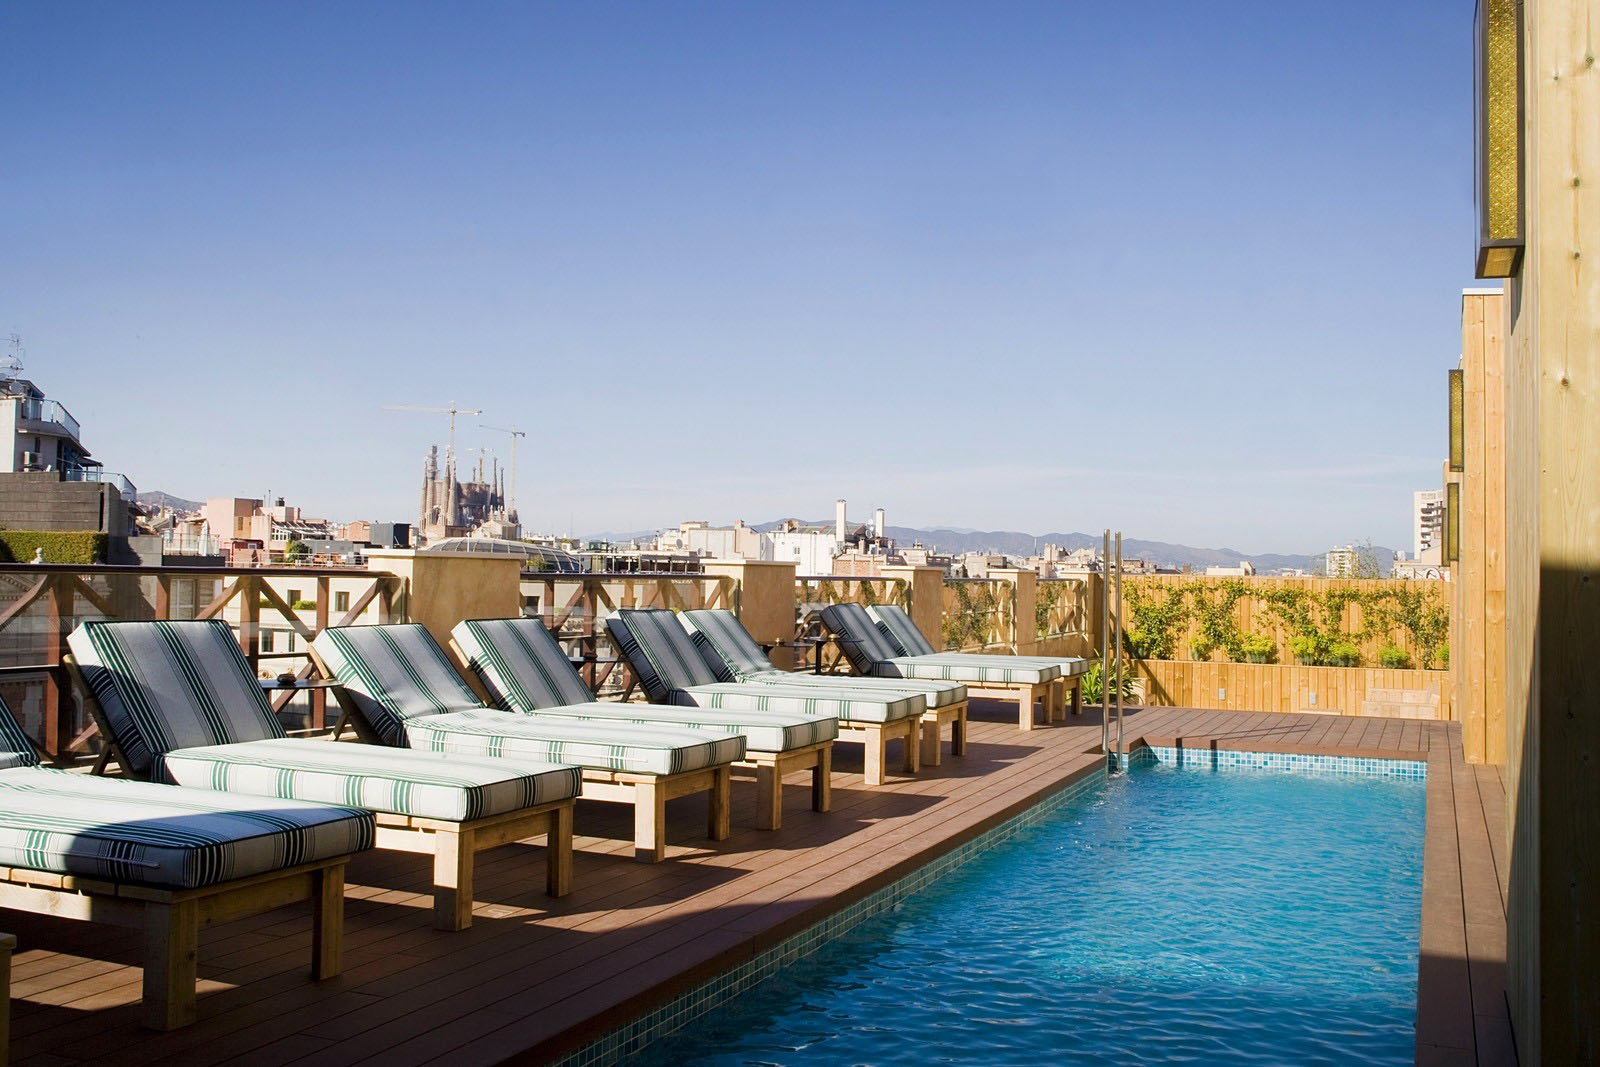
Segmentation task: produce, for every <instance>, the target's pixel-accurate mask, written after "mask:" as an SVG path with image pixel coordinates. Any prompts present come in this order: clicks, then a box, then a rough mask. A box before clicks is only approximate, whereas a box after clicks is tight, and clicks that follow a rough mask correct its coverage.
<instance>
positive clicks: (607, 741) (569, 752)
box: [406, 704, 745, 774]
mask: <svg viewBox="0 0 1600 1067" xmlns="http://www.w3.org/2000/svg"><path fill="white" fill-rule="evenodd" d="M602 706H609V707H615V708H619V709H622V708H625V707H628V705H622V704H614V705H602ZM406 733H407V736H408V737H409V739H410V742H411V745H412V747H413V748H419V749H426V750H428V751H431V752H448V753H452V754H466V755H472V756H492V757H498V756H513V757H516V758H518V759H523V758H529V759H538V760H549V761H551V762H555V763H571V764H575V765H577V766H578V767H587V768H591V769H594V770H606V771H633V772H634V773H637V774H676V773H677V772H679V771H697V770H700V769H701V768H703V767H716V766H719V765H721V764H724V763H732V762H733V761H734V760H737V759H743V758H744V753H745V740H744V738H743V737H742V736H740V735H738V734H734V733H728V732H726V731H723V732H716V733H708V732H706V731H703V730H696V729H689V728H687V727H683V726H667V725H661V724H658V723H645V724H642V725H641V724H636V723H625V722H616V721H609V722H596V721H589V722H584V721H578V720H574V719H558V718H550V717H547V716H545V715H543V714H536V715H522V714H517V713H514V712H509V711H497V710H495V709H492V708H481V709H479V710H477V711H458V712H452V713H451V714H449V715H434V716H430V717H428V718H425V719H413V720H411V721H410V722H408V723H407V724H406Z"/></svg>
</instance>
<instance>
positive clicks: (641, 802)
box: [633, 782, 667, 863]
mask: <svg viewBox="0 0 1600 1067" xmlns="http://www.w3.org/2000/svg"><path fill="white" fill-rule="evenodd" d="M633 858H634V859H636V860H644V861H645V862H646V863H660V862H661V861H662V860H664V859H666V858H667V794H666V793H665V792H664V791H663V790H661V789H660V788H658V787H657V785H656V783H655V782H637V783H635V784H634V787H633Z"/></svg>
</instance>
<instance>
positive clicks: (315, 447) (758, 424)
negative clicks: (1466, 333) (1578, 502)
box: [0, 3, 1471, 552]
mask: <svg viewBox="0 0 1600 1067" xmlns="http://www.w3.org/2000/svg"><path fill="white" fill-rule="evenodd" d="M1159 6H1161V7H1162V14H1161V16H1160V18H1158V19H1154V20H1152V22H1153V24H1154V25H1155V26H1156V27H1158V28H1157V29H1155V30H1153V31H1152V30H1149V28H1148V27H1144V26H1142V25H1141V26H1135V25H1133V24H1132V23H1131V22H1130V21H1129V20H1125V19H1121V18H1120V16H1118V15H1115V14H1112V13H1107V12H1103V11H1093V10H1076V9H1067V8H1062V7H1058V6H1053V5H1037V6H1035V5H1018V6H1015V7H1012V8H1008V9H1007V10H1006V11H1005V12H1004V13H1003V14H1000V15H997V16H994V17H992V18H989V19H986V20H984V21H983V22H982V23H981V24H975V23H974V22H973V20H972V19H970V17H966V16H965V15H964V14H963V13H962V12H961V11H960V9H958V8H955V7H941V6H929V7H927V8H925V9H922V11H921V12H920V13H919V18H918V19H917V20H915V21H914V22H912V21H908V20H904V19H901V18H898V17H894V16H893V14H892V13H889V12H885V11H882V10H873V9H855V8H851V9H846V8H821V9H817V10H814V11H809V12H808V13H807V17H806V18H805V19H798V18H789V17H787V16H785V15H783V14H782V13H775V12H771V11H760V12H757V11H751V10H748V9H740V8H736V7H719V8H707V9H702V10H697V11H695V12H681V11H675V12H671V13H666V12H662V11H654V10H651V9H641V8H594V9H585V10H583V11H573V10H562V9H553V8H552V9H502V8H484V9H480V11H479V12H478V14H477V15H476V16H475V17H472V18H464V19H452V18H449V17H447V16H443V15H441V14H439V13H438V12H431V11H429V10H427V9H423V8H411V7H395V8H383V9H378V8H373V7H365V8H364V7H347V8H341V9H339V10H337V11H333V12H329V13H328V14H327V15H326V16H325V17H324V18H322V19H320V20H319V32H318V33H317V34H316V35H311V36H309V37H308V36H307V35H305V34H304V33H303V26H302V25H301V21H300V20H299V19H297V18H294V17H292V16H290V15H288V14H285V13H281V12H277V11H274V10H273V9H255V10H251V11H244V12H241V11H232V10H230V11H228V12H226V13H219V12H217V11H215V10H212V9H208V8H207V7H206V6H204V5H167V6H162V7H159V8H155V9H150V10H146V11H138V12H134V11H119V10H117V9H108V10H104V11H99V12H97V14H96V17H95V18H93V19H89V18H86V17H82V16H81V14H77V13H76V11H75V9H72V8H69V7H56V6H50V7H39V8H36V9H32V10H20V9H13V10H11V11H9V12H8V13H6V14H5V15H4V16H0V18H3V20H4V21H3V24H4V25H5V27H6V29H7V33H8V37H9V38H10V39H11V40H13V41H15V42H17V45H18V47H17V49H16V66H15V68H14V71H13V74H14V80H13V83H12V88H11V89H10V90H8V91H10V92H15V91H16V89H17V86H20V85H26V86H27V87H28V88H29V90H30V92H29V99H28V106H27V107H24V108H13V109H11V115H10V117H9V118H8V128H9V132H11V134H12V138H11V142H12V144H13V145H14V153H15V158H17V159H18V160H21V161H25V162H26V165H25V166H19V167H15V168H11V169H9V170H8V173H7V174H6V175H4V176H3V177H0V187H3V189H4V191H5V194H6V197H7V201H8V203H10V204H12V205H13V211H12V212H10V213H8V216H9V217H8V221H7V233H8V249H9V250H10V253H11V254H10V255H9V256H8V257H7V260H6V262H5V263H4V264H0V293H3V294H4V298H3V300H0V327H4V328H5V329H16V330H17V331H18V332H20V333H22V334H23V336H24V337H25V339H26V340H27V342H28V346H29V365H28V368H27V373H28V375H29V376H30V377H32V378H34V379H35V380H37V381H38V382H39V383H40V384H41V385H42V386H43V387H44V388H45V390H46V391H47V392H49V393H50V394H51V395H53V396H56V397H59V398H61V399H62V400H63V402H65V403H66V404H67V405H68V406H69V407H70V408H72V409H73V410H74V411H75V412H76V413H77V414H78V415H79V416H80V418H82V419H83V421H84V422H85V424H86V426H87V427H88V431H87V433H88V443H89V445H90V447H92V448H93V449H94V450H95V452H96V454H97V455H100V456H105V457H107V458H108V459H109V460H110V461H111V462H113V463H114V464H115V465H117V466H120V467H125V468H126V469H127V472H128V473H129V474H130V475H132V476H133V477H134V479H135V481H137V482H138V483H139V484H140V485H141V486H145V487H148V488H152V489H162V490H164V491H167V492H171V493H175V494H178V495H181V496H189V497H201V496H207V495H230V494H234V493H251V494H253V493H257V492H261V491H263V490H265V489H267V488H270V489H272V490H273V491H275V492H281V493H283V494H284V495H285V496H288V497H291V498H292V499H294V500H295V501H296V502H298V503H300V504H301V505H302V506H304V507H305V508H306V509H307V511H308V512H318V513H322V512H326V513H331V512H334V511H336V510H344V511H352V512H356V513H358V514H363V515H368V516H387V517H393V518H400V517H405V516H409V515H410V513H411V512H412V511H413V510H414V507H413V505H412V498H413V496H414V483H415V481H416V472H417V471H418V469H419V468H420V465H421V462H422V459H423V457H424V456H425V454H426V449H427V446H428V445H429V444H431V443H442V442H443V439H444V436H445V434H444V426H443V419H442V417H441V418H438V419H432V418H428V417H424V416H419V415H415V414H402V413H395V412H387V411H385V410H384V408H385V407H386V406H389V405H400V404H413V405H440V404H444V403H447V402H448V401H450V400H451V399H456V400H459V401H460V402H461V403H462V404H463V405H469V406H476V407H482V408H483V409H484V414H483V416H482V419H481V421H482V422H483V423H485V424H488V425H499V426H516V427H520V428H523V429H526V430H527V431H528V432H529V434H530V436H529V438H528V439H527V440H526V441H525V442H524V445H523V449H524V450H523V452H522V455H521V460H520V462H521V470H520V471H519V479H518V481H519V483H520V484H519V493H518V503H519V506H520V509H521V511H522V512H523V514H524V517H525V519H526V521H527V524H528V525H529V526H530V527H531V528H536V529H537V528H546V529H551V530H555V531H562V530H565V529H566V528H568V527H569V526H571V527H575V528H577V529H579V530H585V529H587V530H606V529H630V528H644V527H648V526H652V525H654V526H660V525H668V524H671V523H674V522H676V521H678V520H680V519H682V518H687V517H691V516H693V517H705V518H709V519H713V520H714V521H731V520H733V519H735V518H741V517H742V518H746V519H748V520H750V521H764V520H767V519H772V518H777V517H781V516H783V515H785V514H789V513H792V512H794V511H795V510H796V509H797V508H800V509H801V510H802V511H804V510H805V507H803V506H802V505H805V504H807V503H808V502H811V503H812V504H814V505H815V506H820V508H821V509H824V510H825V509H826V507H827V505H828V502H829V501H831V500H832V499H834V498H835V497H837V496H841V495H842V496H846V497H849V498H851V499H860V500H863V501H866V500H878V501H879V502H882V503H884V504H886V505H887V506H888V507H889V508H890V509H891V511H892V512H893V513H895V514H896V515H897V516H899V517H900V521H902V522H904V523H905V524H906V525H908V526H924V527H925V526H932V525H949V526H966V527H975V528H990V529H1016V530H1023V531H1040V532H1045V531H1052V530H1074V529H1087V530H1090V531H1095V530H1099V529H1101V528H1103V527H1105V526H1114V527H1121V528H1123V529H1125V530H1128V531H1129V532H1130V533H1135V532H1136V533H1137V534H1138V535H1139V536H1142V537H1147V538H1151V539H1156V540H1166V541H1174V542H1183V543H1188V544H1195V545H1206V546H1229V547H1235V548H1238V549H1240V550H1241V551H1248V552H1257V551H1285V552H1289V551H1294V552H1313V551H1320V550H1323V549H1325V548H1326V546H1327V545H1329V544H1340V543H1344V542H1346V541H1350V540H1352V539H1360V538H1363V537H1368V536H1370V537H1372V538H1373V539H1375V540H1377V541H1379V542H1381V543H1385V544H1395V545H1404V544H1407V543H1408V534H1407V531H1408V526H1407V513H1408V507H1407V504H1408V501H1409V500H1410V494H1411V493H1412V492H1413V491H1415V490H1416V489H1419V488H1424V487H1428V486H1431V485H1434V484H1437V479H1438V474H1439V471H1438V465H1439V459H1438V457H1439V454H1440V452H1441V450H1442V449H1441V446H1442V441H1443V432H1444V428H1443V405H1442V404H1441V403H1437V402H1435V400H1434V398H1435V397H1436V396H1437V395H1438V393H1439V380H1440V378H1442V372H1443V370H1444V368H1445V367H1447V366H1450V365H1452V364H1453V362H1454V359H1455V354H1456V350H1457V334H1458V329H1459V323H1458V321H1457V320H1456V317H1455V314H1454V311H1455V309H1454V308H1453V307H1452V306H1450V305H1449V304H1448V302H1442V301H1440V300H1439V298H1438V294H1439V292H1441V291H1449V290H1451V289H1460V288H1461V287H1463V286H1465V285H1468V284H1470V278H1468V277H1467V276H1466V275H1465V273H1464V272H1463V271H1462V269H1461V263H1462V262H1463V261H1464V260H1463V255H1462V249H1463V248H1464V247H1465V246H1466V243H1467V242H1465V241H1464V240H1463V234H1465V233H1467V232H1468V231H1467V228H1466V227H1465V226H1464V224H1463V220H1468V219H1470V217H1471V184H1470V166H1469V163H1468V156H1469V151H1468V148H1469V146H1470V143H1471V137H1470V128H1469V123H1470V116H1469V114H1468V113H1467V110H1466V109H1465V108H1462V107H1461V106H1460V100H1461V94H1462V92H1463V91H1464V87H1465V86H1467V85H1469V84H1470V71H1469V69H1468V64H1467V63H1466V61H1465V60H1463V59H1462V56H1461V50H1460V48H1458V47H1457V45H1458V43H1459V42H1458V41H1456V39H1455V37H1454V36H1452V35H1453V34H1456V33H1457V30H1458V27H1457V15H1458V13H1457V12H1456V11H1455V10H1454V8H1453V7H1452V6H1451V5H1447V4H1443V3H1431V4H1421V5H1413V6H1407V7H1406V8H1405V9H1404V10H1394V11H1381V12H1377V11H1375V12H1367V13H1364V16H1363V18H1362V19H1359V20H1351V19H1350V18H1348V16H1347V15H1345V14H1342V13H1340V12H1336V11H1331V10H1326V11H1324V10H1298V9H1296V10H1292V11H1286V10H1280V9H1279V8H1278V7H1276V6H1273V5H1265V4H1261V5H1250V4H1241V5H1235V6H1232V7H1229V8H1227V9H1221V10H1206V11H1196V10H1192V9H1190V8H1189V7H1187V6H1186V5H1179V4H1171V5H1159ZM619 16H621V17H619ZM1357 42H1359V48H1358V47H1357V46H1356V45H1357ZM267 55H270V56H272V57H273V61H272V62H271V63H267V62H265V61H264V60H263V59H262V57H263V56H267ZM1352 56H1360V57H1362V58H1361V61H1360V63H1359V64H1358V66H1357V69H1353V68H1352V64H1351V57H1352ZM1352 74H1359V76H1357V77H1353V76H1352ZM1264 83H1265V84H1271V85H1272V86H1273V88H1274V92H1273V93H1270V94H1262V93H1260V91H1259V90H1260V87H1261V85H1262V84H1264ZM202 84H203V85H205V86H207V91H206V92H204V93H198V92H194V91H193V86H195V85H202ZM734 85H737V86H738V91H737V92H734V91H732V90H731V88H730V87H731V86H734ZM1091 85H1092V86H1094V87H1095V89H1096V92H1095V94H1094V95H1093V96H1092V97H1088V96H1086V95H1085V93H1086V90H1087V88H1088V87H1089V86H1091ZM1307 202H1316V203H1317V204H1319V205H1320V210H1319V211H1318V212H1315V213H1307V212H1305V211H1304V210H1303V207H1304V204H1305V203H1307ZM1379 248H1381V249H1382V263H1383V266H1384V267H1385V268H1386V269H1385V270H1382V271H1373V270H1372V266H1373V263H1374V254H1375V251H1376V250H1377V249H1379ZM1263 264H1268V265H1270V267H1271V269H1263ZM508 383H509V384H510V385H512V386H514V389H511V388H508ZM1313 399H1314V400H1315V403H1316V406H1317V408H1318V412H1319V413H1318V415H1317V417H1316V418H1315V419H1307V418H1306V417H1305V415H1304V408H1305V407H1306V406H1307V405H1309V404H1310V402H1311V401H1312V400H1313ZM477 422H478V420H477V419H476V418H474V419H465V420H463V426H462V428H461V431H460V440H459V442H458V443H459V445H460V447H461V448H462V449H463V450H464V449H465V448H466V447H467V446H469V445H479V444H496V445H498V444H501V442H500V441H499V439H498V437H497V436H496V435H493V434H490V433H487V432H483V431H479V430H478V429H477V425H476V424H477ZM641 430H643V431H645V432H644V433H642V434H641V433H640V432H639V431H641ZM641 438H642V439H643V440H644V441H645V442H647V443H646V444H645V445H644V446H643V447H644V451H645V452H646V453H647V454H648V458H649V463H650V466H648V467H646V466H641V464H640V463H639V461H638V456H637V455H636V454H635V453H636V451H637V450H638V449H639V448H640V447H641V446H640V440H641ZM663 443H665V446H666V447H662V445H663ZM501 454H502V456H504V452H502V453H501ZM199 456H206V457H212V456H218V457H225V459H226V463H225V464H219V463H217V462H214V461H211V460H210V459H207V460H206V461H204V462H200V461H197V457H199ZM885 486H892V489H893V492H892V494H889V493H884V492H883V487H885ZM879 498H883V499H881V500H880V499H879Z"/></svg>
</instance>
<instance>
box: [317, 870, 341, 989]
mask: <svg viewBox="0 0 1600 1067" xmlns="http://www.w3.org/2000/svg"><path fill="white" fill-rule="evenodd" d="M311 879H312V883H313V884H312V890H311V977H312V978H314V979H316V980H317V981H319V982H320V981H322V980H323V979H324V978H332V977H333V976H334V975H336V974H338V973H339V972H340V971H341V970H343V969H344V864H342V863H335V864H333V865H331V866H328V867H324V868H322V869H321V870H319V871H315V872H313V873H312V875H311Z"/></svg>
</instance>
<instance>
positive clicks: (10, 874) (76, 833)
mask: <svg viewBox="0 0 1600 1067" xmlns="http://www.w3.org/2000/svg"><path fill="white" fill-rule="evenodd" d="M0 755H3V756H5V757H7V758H6V759H5V760H4V763H5V766H6V768H7V769H5V770H0V907H6V908H13V909H16V910H19V911H28V912H34V913H37V914H43V915H53V916H56V917H60V918H73V919H83V920H87V921H91V922H98V923H109V924H111V925H115V926H123V927H130V928H132V929H135V930H140V931H143V933H144V951H145V958H144V1016H143V1017H144V1022H145V1025H147V1026H150V1027H154V1028H155V1029H159V1030H171V1029H173V1028H175V1027H178V1026H182V1025H184V1024H186V1023H189V1022H192V1021H194V1018H195V978H196V972H195V950H196V944H197V941H198V939H199V931H200V929H201V928H202V927H204V926H208V925H210V924H212V923H217V922H226V921H229V920H232V919H237V918H243V917H245V916H248V915H255V914H259V913H261V912H265V911H271V910H273V909H275V908H280V907H283V906H284V905H286V904H293V903H297V902H299V901H309V902H310V904H311V908H312V943H311V961H312V962H311V971H312V975H313V977H315V978H318V979H322V978H331V977H333V976H334V975H336V974H338V973H339V969H340V963H341V955H342V951H343V931H344V870H345V863H346V861H347V860H348V859H349V858H350V855H351V854H352V853H355V852H360V851H362V850H363V849H367V848H371V847H372V841H373V832H374V825H373V817H372V814H371V813H370V812H368V811H365V810H362V809H357V808H352V807H345V806H331V805H326V804H309V803H302V802H299V801H294V800H280V799H276V798H272V799H267V798H263V797H258V796H241V795H239V794H235V793H224V792H216V791H212V790H209V789H179V788H177V787H176V786H170V785H155V784H152V783H149V782H131V781H124V780H116V779H108V778H94V777H90V776H89V775H84V774H74V773H72V772H70V771H64V770H51V769H48V768H44V767H41V766H39V759H38V756H37V755H36V754H35V752H34V750H33V746H32V745H31V744H30V743H29V741H28V739H27V737H26V736H25V735H24V734H23V733H22V730H21V729H20V727H18V725H17V723H16V720H14V719H13V718H12V717H11V712H10V710H9V709H7V708H6V706H5V704H4V703H3V702H0ZM10 944H15V942H14V941H11V942H10ZM3 954H4V955H5V956H7V957H9V955H10V947H9V945H8V946H7V947H6V948H5V950H4V953H3ZM0 1030H3V1028H0ZM3 1039H4V1034H3V1032H0V1041H3ZM0 1047H3V1045H0Z"/></svg>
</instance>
